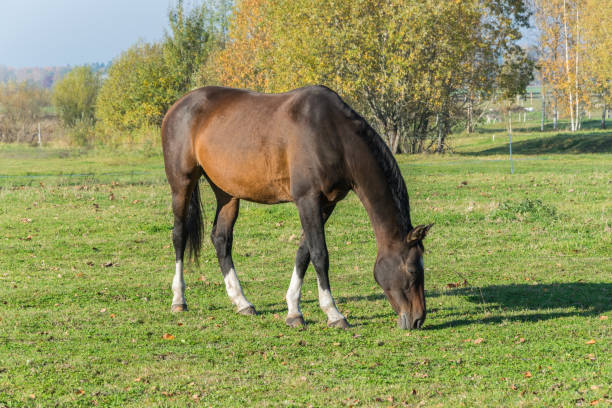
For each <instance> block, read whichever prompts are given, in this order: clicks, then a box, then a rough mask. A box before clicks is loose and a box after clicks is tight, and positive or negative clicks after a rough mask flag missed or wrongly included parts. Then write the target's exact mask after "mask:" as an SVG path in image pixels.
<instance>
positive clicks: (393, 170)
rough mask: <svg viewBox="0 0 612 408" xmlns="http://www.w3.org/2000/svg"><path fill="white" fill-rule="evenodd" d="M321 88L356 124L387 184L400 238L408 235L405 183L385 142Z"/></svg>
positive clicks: (368, 125)
mask: <svg viewBox="0 0 612 408" xmlns="http://www.w3.org/2000/svg"><path fill="white" fill-rule="evenodd" d="M321 87H323V88H325V89H327V90H329V91H330V92H332V93H333V94H334V95H335V96H336V97H337V98H338V101H339V102H340V106H341V108H342V110H343V111H344V113H345V114H346V115H347V117H348V118H349V119H351V120H353V121H355V122H357V123H359V128H358V130H357V134H358V135H359V137H360V138H361V139H362V140H363V141H364V142H365V143H366V145H367V146H368V148H369V149H370V152H371V153H372V155H373V156H374V159H375V160H376V162H377V163H378V165H379V166H380V169H381V170H382V172H383V174H384V176H385V179H386V180H387V182H388V185H389V190H390V191H391V195H392V197H393V202H394V203H395V207H396V208H397V211H398V214H399V220H400V230H401V233H402V236H406V235H408V233H409V232H410V231H411V230H412V228H413V227H412V223H411V221H410V203H409V200H408V191H407V189H406V183H405V181H404V177H403V176H402V173H401V171H400V169H399V166H398V165H397V161H396V160H395V157H393V154H392V153H391V150H389V147H388V146H387V144H386V143H385V141H384V140H383V139H382V138H381V137H380V135H379V134H378V133H376V131H375V130H374V129H373V128H372V126H370V124H369V123H368V122H367V121H366V120H365V119H364V118H363V117H362V116H361V115H359V114H358V113H357V112H355V111H354V110H353V108H351V107H350V106H349V105H348V104H347V103H346V102H344V101H343V100H342V98H340V96H339V95H338V94H337V93H336V92H334V91H333V90H331V89H329V88H327V87H326V86H323V85H321Z"/></svg>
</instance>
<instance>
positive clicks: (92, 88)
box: [51, 66, 101, 126]
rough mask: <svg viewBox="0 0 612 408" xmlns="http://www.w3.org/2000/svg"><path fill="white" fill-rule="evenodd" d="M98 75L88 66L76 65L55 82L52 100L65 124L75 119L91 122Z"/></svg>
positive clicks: (96, 94) (71, 124)
mask: <svg viewBox="0 0 612 408" xmlns="http://www.w3.org/2000/svg"><path fill="white" fill-rule="evenodd" d="M100 85H101V81H100V75H99V74H98V73H95V72H94V71H93V70H92V69H91V68H90V67H89V66H81V67H76V68H74V69H73V70H72V71H70V72H69V73H68V74H67V75H66V76H65V77H64V78H63V79H62V80H60V81H59V82H58V83H56V84H55V86H54V87H53V93H52V98H51V99H52V102H53V105H54V106H55V108H56V109H57V112H58V115H59V117H60V118H61V120H62V121H63V122H64V125H66V126H73V125H74V124H75V123H76V122H77V120H83V121H88V122H91V123H92V122H93V119H94V110H95V103H96V97H97V96H98V91H99V89H100Z"/></svg>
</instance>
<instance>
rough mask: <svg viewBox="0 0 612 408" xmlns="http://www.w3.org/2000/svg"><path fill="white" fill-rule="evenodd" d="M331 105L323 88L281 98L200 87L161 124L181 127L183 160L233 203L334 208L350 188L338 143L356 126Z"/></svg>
mask: <svg viewBox="0 0 612 408" xmlns="http://www.w3.org/2000/svg"><path fill="white" fill-rule="evenodd" d="M337 99H339V98H338V96H337V95H336V94H335V93H333V92H332V91H330V90H328V89H327V88H325V87H307V88H301V89H298V90H295V91H291V92H287V93H282V94H260V93H255V92H251V91H245V90H238V89H232V88H222V87H205V88H201V89H198V90H196V91H193V92H191V93H190V94H188V95H186V96H185V97H184V98H182V99H181V100H179V101H178V102H177V103H176V104H175V106H173V108H171V110H170V111H169V112H168V115H167V117H166V119H165V120H164V122H169V123H179V124H182V126H183V127H184V129H183V130H184V132H182V133H183V134H185V136H183V137H182V138H183V139H184V142H185V143H186V144H188V145H189V146H186V147H185V150H186V151H188V153H187V154H188V155H191V156H192V157H193V161H194V162H197V163H198V164H199V165H200V166H201V167H202V169H203V170H204V173H205V174H206V176H207V178H208V179H209V181H211V182H212V183H214V184H215V185H216V186H217V187H219V188H220V189H221V190H223V191H225V192H227V193H228V194H230V195H232V196H234V197H238V198H243V199H247V200H250V201H255V202H261V203H270V204H271V203H278V202H288V201H295V200H296V199H297V198H299V197H300V196H302V195H304V194H317V193H321V194H323V195H325V196H326V197H327V198H328V200H329V201H337V200H339V199H341V198H343V197H344V196H345V195H346V193H347V192H348V190H349V189H350V185H351V180H350V177H349V175H348V174H347V170H346V169H347V166H346V160H345V159H346V158H345V150H346V143H347V140H344V139H345V138H346V135H347V134H349V135H350V134H351V129H352V127H354V124H353V123H352V122H351V120H350V119H349V118H347V115H346V113H345V112H343V110H342V109H341V105H339V104H338V101H337ZM169 117H170V118H169ZM343 136H344V137H343ZM349 143H350V141H349ZM164 148H165V147H164Z"/></svg>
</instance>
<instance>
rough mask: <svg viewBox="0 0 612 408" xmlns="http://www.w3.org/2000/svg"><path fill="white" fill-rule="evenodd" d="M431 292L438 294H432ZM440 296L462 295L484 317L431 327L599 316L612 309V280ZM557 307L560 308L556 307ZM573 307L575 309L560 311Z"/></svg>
mask: <svg viewBox="0 0 612 408" xmlns="http://www.w3.org/2000/svg"><path fill="white" fill-rule="evenodd" d="M431 295H434V296H435V295H436V293H434V294H430V296H431ZM437 295H445V296H461V297H464V298H465V299H466V300H467V301H469V302H472V303H474V304H476V305H477V308H478V309H479V312H481V311H486V312H488V313H487V316H486V317H484V318H474V319H469V318H462V319H453V320H450V321H447V322H445V323H441V324H436V323H433V322H431V320H430V323H433V324H428V325H427V326H426V327H427V328H428V329H431V330H435V329H444V328H448V327H458V326H465V325H471V324H475V323H477V324H499V323H502V322H538V321H542V320H550V319H557V318H563V317H571V316H582V317H595V316H599V315H600V314H602V313H604V312H609V311H610V310H612V300H611V299H612V283H605V282H603V283H584V282H574V283H553V284H536V285H526V284H511V285H493V286H485V287H482V288H476V287H467V288H455V289H451V290H448V291H443V292H438V293H437ZM555 309H557V310H555ZM558 309H571V310H558ZM479 314H480V313H479Z"/></svg>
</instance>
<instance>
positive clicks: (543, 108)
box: [540, 82, 546, 132]
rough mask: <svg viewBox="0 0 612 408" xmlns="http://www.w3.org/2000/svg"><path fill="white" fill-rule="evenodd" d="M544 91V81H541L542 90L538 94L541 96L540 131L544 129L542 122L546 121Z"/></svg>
mask: <svg viewBox="0 0 612 408" xmlns="http://www.w3.org/2000/svg"><path fill="white" fill-rule="evenodd" d="M545 95H546V93H545V92H544V82H542V90H541V92H540V96H541V97H542V123H540V131H542V132H543V131H544V122H545V121H546V98H545Z"/></svg>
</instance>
